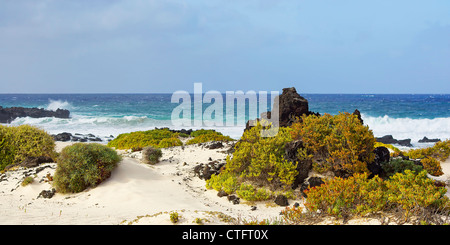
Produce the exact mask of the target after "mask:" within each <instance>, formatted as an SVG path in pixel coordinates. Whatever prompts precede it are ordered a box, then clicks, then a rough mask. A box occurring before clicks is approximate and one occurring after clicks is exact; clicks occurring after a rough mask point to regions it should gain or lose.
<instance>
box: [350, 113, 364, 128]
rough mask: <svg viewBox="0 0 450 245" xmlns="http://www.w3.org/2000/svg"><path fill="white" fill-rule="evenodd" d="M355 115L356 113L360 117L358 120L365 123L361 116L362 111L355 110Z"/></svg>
mask: <svg viewBox="0 0 450 245" xmlns="http://www.w3.org/2000/svg"><path fill="white" fill-rule="evenodd" d="M352 114H353V115H356V116H357V117H358V120H359V121H360V122H361V124H363V125H364V121H363V120H362V118H361V112H359V110H358V109H355V111H354V112H353V113H352Z"/></svg>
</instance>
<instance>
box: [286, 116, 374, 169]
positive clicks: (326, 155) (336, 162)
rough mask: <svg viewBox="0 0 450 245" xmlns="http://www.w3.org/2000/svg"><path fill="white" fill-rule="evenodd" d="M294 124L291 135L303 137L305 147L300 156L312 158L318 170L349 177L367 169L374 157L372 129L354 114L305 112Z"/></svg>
mask: <svg viewBox="0 0 450 245" xmlns="http://www.w3.org/2000/svg"><path fill="white" fill-rule="evenodd" d="M291 127H292V129H293V130H292V138H293V139H295V140H297V139H300V140H302V142H303V145H304V147H305V148H304V151H303V152H300V154H299V157H300V158H301V159H304V160H311V161H312V162H313V169H314V170H316V171H318V172H319V173H323V172H326V171H332V172H334V173H335V174H337V175H338V176H342V177H348V176H351V175H352V174H353V173H362V172H368V169H367V163H371V162H372V161H373V160H374V157H375V156H374V153H373V149H374V144H375V138H374V136H373V133H372V131H371V130H369V127H368V126H364V125H362V124H361V122H360V121H359V119H358V118H357V116H355V115H353V114H349V113H347V112H346V113H339V115H335V116H332V115H329V114H325V115H323V116H316V115H310V116H306V115H304V116H302V117H301V118H300V120H299V121H298V122H297V123H294V124H292V126H291Z"/></svg>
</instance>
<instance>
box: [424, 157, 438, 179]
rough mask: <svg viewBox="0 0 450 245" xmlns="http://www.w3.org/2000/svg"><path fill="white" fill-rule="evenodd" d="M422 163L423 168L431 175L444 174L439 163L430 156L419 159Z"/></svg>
mask: <svg viewBox="0 0 450 245" xmlns="http://www.w3.org/2000/svg"><path fill="white" fill-rule="evenodd" d="M420 162H421V163H422V164H423V168H424V169H425V170H426V171H427V172H428V173H429V174H431V175H434V176H441V175H443V174H444V172H442V167H441V163H440V162H439V160H436V159H435V158H432V157H427V158H424V159H422V160H421V161H420Z"/></svg>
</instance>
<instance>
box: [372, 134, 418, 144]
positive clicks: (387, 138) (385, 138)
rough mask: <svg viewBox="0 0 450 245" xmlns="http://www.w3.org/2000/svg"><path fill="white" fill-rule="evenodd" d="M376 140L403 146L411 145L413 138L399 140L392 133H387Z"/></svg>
mask: <svg viewBox="0 0 450 245" xmlns="http://www.w3.org/2000/svg"><path fill="white" fill-rule="evenodd" d="M376 140H377V141H378V142H381V143H383V144H398V145H401V146H406V147H411V146H412V144H411V139H404V140H397V139H394V137H392V135H385V136H383V137H377V138H376Z"/></svg>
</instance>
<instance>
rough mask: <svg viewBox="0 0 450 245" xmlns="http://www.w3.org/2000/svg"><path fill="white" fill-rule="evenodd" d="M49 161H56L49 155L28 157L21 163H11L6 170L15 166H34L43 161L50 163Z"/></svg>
mask: <svg viewBox="0 0 450 245" xmlns="http://www.w3.org/2000/svg"><path fill="white" fill-rule="evenodd" d="M49 162H54V160H53V159H52V158H51V157H47V156H40V157H27V158H26V159H25V160H23V161H22V162H20V163H16V164H11V165H8V166H6V167H5V170H8V169H10V168H13V167H25V168H34V167H37V166H39V165H41V164H43V163H49Z"/></svg>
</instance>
